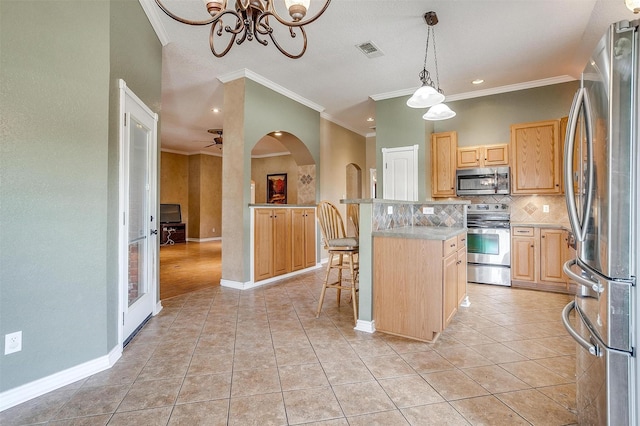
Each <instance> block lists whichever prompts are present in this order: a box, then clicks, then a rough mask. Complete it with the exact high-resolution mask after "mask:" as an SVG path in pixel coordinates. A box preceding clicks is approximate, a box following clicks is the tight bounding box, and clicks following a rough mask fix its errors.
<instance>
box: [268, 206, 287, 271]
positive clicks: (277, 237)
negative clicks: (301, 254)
mask: <svg viewBox="0 0 640 426" xmlns="http://www.w3.org/2000/svg"><path fill="white" fill-rule="evenodd" d="M290 215H291V213H290V210H289V209H274V210H273V218H272V223H273V249H272V250H273V275H274V276H275V275H282V274H285V273H287V272H290V271H291V267H290V264H291V243H290V240H289V229H290V228H291V219H290V217H291V216H290Z"/></svg>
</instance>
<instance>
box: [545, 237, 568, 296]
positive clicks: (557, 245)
mask: <svg viewBox="0 0 640 426" xmlns="http://www.w3.org/2000/svg"><path fill="white" fill-rule="evenodd" d="M565 234H566V231H564V230H562V229H541V230H540V280H541V281H552V282H557V283H566V278H565V275H564V273H563V272H562V264H563V263H564V260H565V256H566V249H565V246H566V245H567V244H566V241H565Z"/></svg>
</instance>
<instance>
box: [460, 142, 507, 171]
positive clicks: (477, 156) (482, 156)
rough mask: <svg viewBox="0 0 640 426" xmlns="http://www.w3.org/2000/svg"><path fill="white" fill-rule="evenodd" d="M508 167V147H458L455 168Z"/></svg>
mask: <svg viewBox="0 0 640 426" xmlns="http://www.w3.org/2000/svg"><path fill="white" fill-rule="evenodd" d="M508 165H509V145H506V144H505V145H486V146H465V147H458V149H457V155H456V167H457V168H459V169H464V168H471V167H493V166H508Z"/></svg>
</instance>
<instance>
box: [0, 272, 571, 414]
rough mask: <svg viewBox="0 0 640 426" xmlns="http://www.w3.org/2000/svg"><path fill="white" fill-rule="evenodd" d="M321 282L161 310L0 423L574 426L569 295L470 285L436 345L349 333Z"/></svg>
mask: <svg viewBox="0 0 640 426" xmlns="http://www.w3.org/2000/svg"><path fill="white" fill-rule="evenodd" d="M322 276H323V271H321V270H319V271H317V272H311V273H307V274H305V275H302V276H299V277H296V278H293V279H289V280H286V281H281V282H279V283H276V284H271V285H268V286H264V287H261V288H258V289H255V290H251V291H237V290H231V289H226V288H221V287H214V288H210V289H206V290H199V291H196V292H193V293H189V294H185V295H182V296H178V297H174V298H172V299H168V300H164V301H163V305H164V309H163V310H162V312H161V313H160V314H159V315H158V316H157V317H155V318H152V319H151V320H150V321H149V323H148V324H147V325H146V326H145V327H144V329H143V330H142V331H141V332H140V333H139V334H138V335H137V336H136V337H135V338H134V339H133V341H132V342H131V343H130V344H129V345H128V346H127V347H126V348H125V350H124V353H123V355H122V358H121V359H120V360H119V361H118V362H117V363H116V364H115V365H114V366H113V367H112V368H111V369H110V370H107V371H104V372H101V373H98V374H95V375H93V376H91V377H89V378H87V379H85V380H81V381H79V382H77V383H74V384H72V385H69V386H66V387H65V388H62V389H59V390H56V391H53V392H50V393H48V394H46V395H43V396H41V397H39V398H36V399H34V400H31V401H28V402H26V403H24V404H21V405H19V406H16V407H13V408H11V409H9V410H6V411H4V412H2V413H0V424H2V425H5V426H8V425H23V424H52V425H57V424H58V425H105V424H109V425H145V426H146V425H167V424H169V425H174V424H183V425H197V424H201V425H261V426H262V425H293V424H313V425H408V424H410V425H470V424H471V425H529V424H534V425H566V424H575V422H576V416H575V382H574V352H575V346H574V343H573V341H572V340H571V338H570V337H568V335H567V333H566V332H565V330H564V328H563V327H562V324H561V321H560V312H561V309H562V307H563V306H564V305H565V304H566V303H567V302H568V300H569V296H566V295H558V294H551V293H543V292H534V291H528V290H519V289H511V288H505V287H496V286H486V285H474V284H470V285H469V287H468V293H469V296H470V299H471V306H470V307H469V308H461V310H460V312H458V314H457V315H456V316H455V318H454V320H453V322H452V323H451V325H450V326H449V328H448V329H447V330H446V331H445V332H444V333H443V334H442V335H441V336H440V338H439V339H438V341H437V342H436V343H434V344H427V343H421V342H416V341H411V340H407V339H402V338H398V337H393V336H389V335H385V334H382V333H374V334H368V333H362V332H358V331H355V330H353V317H352V311H351V307H350V306H349V305H348V303H347V297H348V295H343V296H344V299H343V300H344V301H343V303H342V304H341V307H340V308H337V306H336V303H335V297H333V294H329V295H328V297H327V299H326V301H325V305H324V308H323V312H322V315H321V316H320V318H318V319H316V318H315V309H316V303H317V298H318V296H319V294H320V288H321V280H322Z"/></svg>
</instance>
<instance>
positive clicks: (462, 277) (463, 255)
mask: <svg viewBox="0 0 640 426" xmlns="http://www.w3.org/2000/svg"><path fill="white" fill-rule="evenodd" d="M456 265H457V269H458V271H457V277H456V278H457V281H458V306H460V304H461V303H462V301H463V300H464V297H465V296H466V295H467V248H466V247H462V248H461V249H459V250H458V255H457V261H456Z"/></svg>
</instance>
